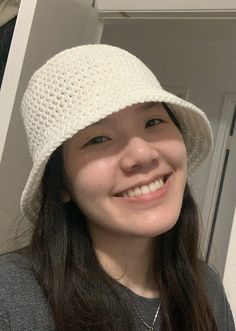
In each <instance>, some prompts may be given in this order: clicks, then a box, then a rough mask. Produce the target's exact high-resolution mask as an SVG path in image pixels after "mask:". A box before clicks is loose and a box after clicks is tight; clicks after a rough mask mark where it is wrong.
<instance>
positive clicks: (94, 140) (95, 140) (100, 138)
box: [85, 136, 110, 146]
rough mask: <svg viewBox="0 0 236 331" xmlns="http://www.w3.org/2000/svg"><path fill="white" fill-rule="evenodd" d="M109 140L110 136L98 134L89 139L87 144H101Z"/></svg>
mask: <svg viewBox="0 0 236 331" xmlns="http://www.w3.org/2000/svg"><path fill="white" fill-rule="evenodd" d="M107 140H110V138H109V137H105V136H97V137H94V138H92V139H91V140H89V141H88V142H87V143H86V144H85V146H88V145H96V144H101V143H104V142H105V141H107Z"/></svg>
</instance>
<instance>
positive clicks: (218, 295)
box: [200, 261, 235, 331]
mask: <svg viewBox="0 0 236 331" xmlns="http://www.w3.org/2000/svg"><path fill="white" fill-rule="evenodd" d="M200 265H201V266H200V269H201V273H202V279H203V283H204V287H205V290H206V294H207V298H208V301H209V304H210V306H211V308H212V310H213V313H214V316H215V319H216V322H217V325H218V329H219V331H221V330H222V331H223V330H224V331H234V330H235V327H234V321H233V316H232V312H231V308H230V305H229V302H228V299H227V297H226V293H225V289H224V286H223V283H222V281H221V278H220V275H219V273H218V272H217V270H216V269H215V268H214V267H213V266H211V265H210V264H207V263H206V262H203V261H201V264H200Z"/></svg>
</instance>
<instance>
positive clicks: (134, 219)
mask: <svg viewBox="0 0 236 331" xmlns="http://www.w3.org/2000/svg"><path fill="white" fill-rule="evenodd" d="M63 158H64V167H65V174H66V180H67V186H68V192H69V194H67V193H66V194H65V196H64V197H65V200H66V199H67V198H68V199H69V198H72V199H73V200H74V201H75V202H76V204H77V205H78V206H79V208H80V209H81V210H82V211H83V213H84V214H85V216H86V217H87V220H88V225H89V228H90V229H91V231H100V232H101V231H102V232H103V233H104V234H106V233H107V234H109V233H111V232H112V233H113V234H114V233H116V234H117V235H126V236H132V237H146V238H147V237H154V236H157V235H159V234H162V233H164V232H166V231H168V230H169V229H170V228H171V227H173V226H174V224H175V223H176V221H177V219H178V217H179V213H180V209H181V205H182V199H183V192H184V188H185V184H186V176H187V156H186V148H185V144H184V141H183V138H182V135H181V134H180V132H179V130H178V129H177V127H176V126H175V124H174V123H173V122H172V120H171V119H170V117H169V115H168V114H167V112H166V110H165V109H164V107H163V105H162V104H159V103H143V104H137V105H133V106H131V107H127V108H125V109H124V110H121V111H119V112H117V113H114V114H112V115H110V116H108V117H106V118H105V119H104V120H101V121H99V122H98V123H96V124H93V125H91V126H89V127H87V128H85V129H84V130H82V131H80V132H79V133H77V134H76V135H75V136H73V137H72V138H71V139H69V140H67V141H66V142H65V143H64V144H63Z"/></svg>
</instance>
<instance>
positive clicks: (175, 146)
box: [166, 139, 187, 172]
mask: <svg viewBox="0 0 236 331" xmlns="http://www.w3.org/2000/svg"><path fill="white" fill-rule="evenodd" d="M169 146H170V147H169V153H168V155H167V156H166V157H167V158H168V160H169V162H170V163H171V164H172V166H173V167H174V168H175V169H177V170H181V171H183V172H187V151H186V147H185V144H184V142H183V141H182V139H181V140H175V141H172V142H170V143H169Z"/></svg>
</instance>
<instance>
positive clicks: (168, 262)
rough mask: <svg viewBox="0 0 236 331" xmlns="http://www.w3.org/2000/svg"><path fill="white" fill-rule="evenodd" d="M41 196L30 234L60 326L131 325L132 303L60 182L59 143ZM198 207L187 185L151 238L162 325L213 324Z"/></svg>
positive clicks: (201, 327) (124, 328)
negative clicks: (170, 223) (170, 218)
mask: <svg viewBox="0 0 236 331" xmlns="http://www.w3.org/2000/svg"><path fill="white" fill-rule="evenodd" d="M41 190H42V204H41V209H40V212H39V215H38V219H37V222H36V224H35V229H34V232H33V236H32V240H31V245H30V248H31V257H32V265H33V270H34V272H35V275H36V278H37V280H38V282H39V284H40V285H41V287H42V289H43V291H44V293H45V295H46V297H47V300H48V302H49V305H50V307H51V309H52V313H53V318H54V322H55V326H56V330H58V331H75V330H76V331H78V330H96V331H99V330H101V331H106V330H107V331H108V330H109V331H112V330H117V331H132V330H135V328H134V322H133V319H132V316H133V312H132V307H131V306H130V304H129V301H128V300H127V297H126V296H125V293H123V292H122V291H121V288H120V286H119V285H118V283H117V281H115V280H114V279H112V278H111V277H110V276H109V275H108V274H107V273H106V272H105V271H104V270H103V268H102V266H101V265H100V263H99V261H98V259H97V257H96V254H95V252H94V249H93V245H92V241H91V238H90V234H89V231H88V228H87V224H86V218H85V216H84V215H83V213H82V212H81V210H80V209H79V208H78V207H77V205H76V204H75V203H74V202H73V201H72V200H71V201H70V202H68V203H63V202H62V201H61V194H62V191H63V190H65V180H64V169H63V157H62V147H59V148H58V149H57V150H56V151H55V152H54V153H53V154H52V155H51V157H50V159H49V161H48V163H47V165H46V168H45V171H44V176H43V179H42V186H41ZM199 252H200V250H199V214H198V210H197V207H196V204H195V202H194V199H193V197H192V194H191V192H190V188H189V186H188V184H187V185H186V188H185V192H184V197H183V204H182V208H181V213H180V216H179V219H178V221H177V223H176V224H175V226H174V227H173V228H172V229H171V230H169V231H168V232H166V233H163V234H162V235H160V236H158V237H156V238H155V254H154V260H153V267H154V275H155V279H156V283H157V285H158V288H159V291H160V298H161V304H162V306H161V330H163V331H178V330H179V331H180V330H181V331H189V330H194V331H195V330H196V331H205V330H207V331H215V330H217V327H216V323H215V320H214V317H213V313H212V311H211V308H210V306H209V304H208V300H207V297H206V289H205V287H204V283H203V280H202V272H201V270H202V265H203V262H202V261H201V260H200V259H199Z"/></svg>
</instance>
